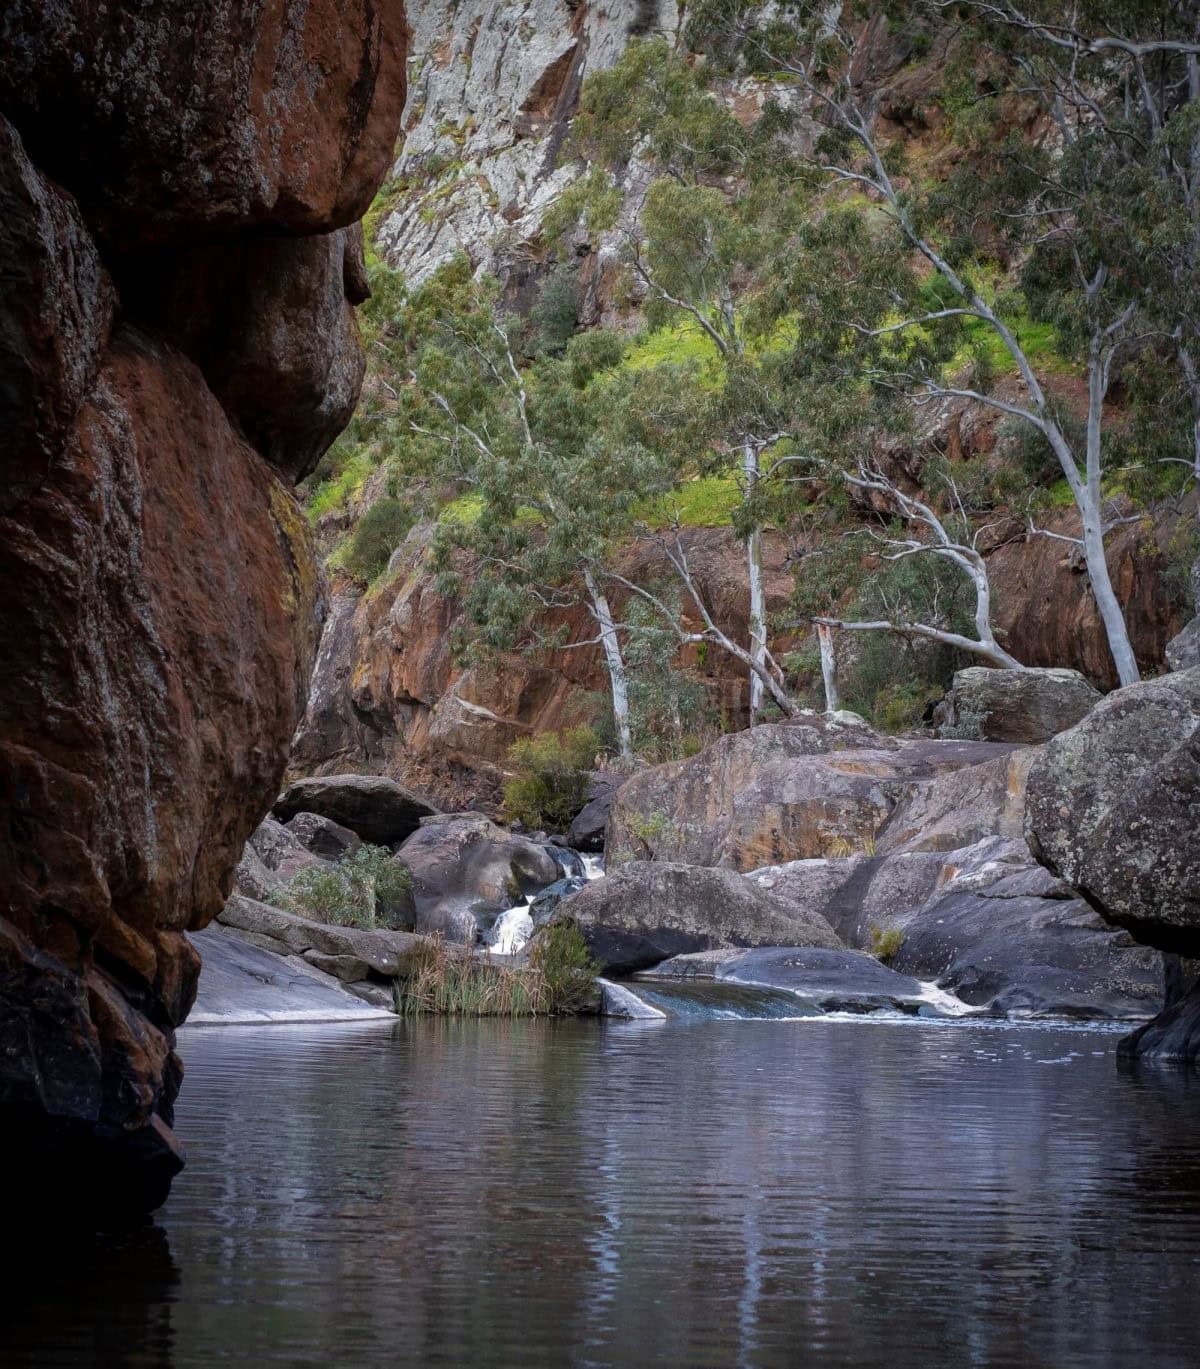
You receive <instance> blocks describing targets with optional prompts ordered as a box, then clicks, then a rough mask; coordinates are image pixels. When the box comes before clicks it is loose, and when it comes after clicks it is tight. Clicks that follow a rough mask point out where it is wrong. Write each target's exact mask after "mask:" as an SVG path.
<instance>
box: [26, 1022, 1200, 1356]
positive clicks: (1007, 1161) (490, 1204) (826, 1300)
mask: <svg viewBox="0 0 1200 1369" xmlns="http://www.w3.org/2000/svg"><path fill="white" fill-rule="evenodd" d="M1117 1039H1118V1037H1117V1035H1116V1034H1114V1033H1112V1032H1107V1031H1101V1030H1096V1029H1091V1028H1073V1029H1072V1028H1058V1029H1055V1028H1048V1027H1044V1026H1013V1025H1004V1024H980V1023H974V1022H972V1023H964V1022H957V1023H955V1022H925V1021H921V1020H910V1021H903V1022H892V1023H881V1022H879V1021H871V1020H858V1021H844V1020H829V1019H823V1020H822V1019H817V1020H806V1021H791V1022H789V1021H778V1020H773V1021H712V1020H685V1021H675V1022H666V1023H634V1024H619V1023H611V1022H610V1023H602V1022H595V1021H592V1022H578V1021H571V1022H561V1023H543V1022H529V1021H524V1022H510V1021H503V1022H496V1021H485V1022H455V1021H446V1020H433V1021H431V1020H424V1021H417V1022H413V1023H404V1022H399V1023H397V1024H395V1025H392V1024H389V1023H386V1022H385V1023H381V1024H369V1025H358V1026H351V1025H346V1026H342V1027H334V1026H327V1027H303V1028H300V1027H297V1028H273V1029H261V1028H260V1029H239V1028H218V1029H209V1030H201V1029H196V1030H193V1031H190V1032H185V1033H183V1034H182V1037H181V1045H182V1049H183V1053H184V1056H185V1058H186V1060H187V1070H188V1074H187V1080H186V1083H185V1085H184V1089H183V1093H182V1095H181V1099H180V1106H179V1111H178V1117H177V1131H178V1133H179V1134H180V1135H181V1136H182V1138H183V1139H184V1141H185V1143H186V1144H187V1146H188V1150H189V1157H190V1158H189V1164H188V1167H187V1169H185V1171H184V1172H183V1174H182V1175H181V1176H180V1177H179V1178H178V1179H177V1180H176V1184H175V1188H174V1191H173V1192H172V1195H171V1198H170V1201H169V1203H168V1204H167V1206H166V1208H165V1209H164V1210H163V1212H162V1213H161V1214H160V1215H159V1219H158V1224H157V1226H156V1227H154V1228H151V1229H150V1230H149V1231H144V1232H141V1233H135V1234H133V1235H129V1236H124V1237H109V1238H102V1239H101V1240H100V1242H99V1243H98V1244H97V1245H95V1246H94V1247H91V1248H90V1251H89V1252H85V1257H84V1258H82V1259H79V1258H74V1257H73V1256H72V1254H71V1252H70V1251H69V1250H67V1251H63V1250H61V1249H60V1250H59V1252H58V1256H57V1264H56V1265H55V1269H56V1270H57V1281H56V1280H55V1278H54V1277H42V1278H39V1277H37V1276H36V1273H35V1271H33V1270H32V1269H30V1271H28V1272H29V1274H30V1277H29V1278H28V1279H26V1280H20V1279H18V1281H17V1283H16V1284H15V1285H10V1288H12V1287H15V1288H16V1290H17V1291H18V1292H20V1293H21V1297H20V1299H19V1302H20V1306H19V1309H18V1311H17V1313H16V1314H15V1315H14V1316H13V1318H12V1319H11V1320H10V1322H9V1327H8V1344H9V1351H10V1355H9V1357H8V1358H9V1359H10V1361H11V1362H27V1363H37V1364H39V1365H57V1364H81V1363H97V1364H104V1365H112V1366H120V1365H156V1366H164V1367H165V1366H178V1367H182V1366H192V1365H212V1364H216V1363H230V1364H239V1365H240V1364H245V1365H262V1364H287V1365H308V1364H320V1365H336V1366H342V1365H345V1366H362V1365H390V1364H422V1365H470V1366H490V1365H643V1364H668V1365H686V1366H706V1365H747V1366H760V1365H761V1366H774V1365H780V1366H785V1365H789V1366H790V1365H805V1366H824V1365H837V1366H849V1367H854V1366H862V1367H863V1369H866V1367H867V1366H880V1369H884V1366H887V1369H904V1367H905V1366H940V1365H955V1366H957V1365H988V1366H1002V1365H1013V1366H1017V1365H1020V1366H1043V1365H1046V1366H1048V1365H1053V1366H1128V1365H1132V1364H1137V1365H1139V1366H1150V1367H1156V1366H1176V1365H1177V1366H1181V1367H1182V1366H1188V1369H1191V1367H1192V1366H1194V1365H1195V1364H1196V1363H1197V1358H1198V1353H1200V1352H1198V1350H1197V1322H1196V1306H1197V1303H1196V1299H1197V1296H1198V1294H1200V1083H1198V1082H1197V1081H1196V1080H1195V1079H1194V1077H1190V1076H1185V1075H1181V1074H1179V1073H1176V1072H1172V1071H1164V1070H1153V1069H1150V1070H1147V1069H1141V1070H1139V1071H1138V1072H1136V1073H1127V1072H1122V1071H1120V1070H1119V1069H1118V1067H1117V1064H1116V1061H1115V1058H1114V1051H1115V1046H1116V1041H1117ZM10 1177H11V1176H10ZM22 1348H23V1350H24V1356H25V1357H24V1359H22Z"/></svg>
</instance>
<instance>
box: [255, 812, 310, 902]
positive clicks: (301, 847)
mask: <svg viewBox="0 0 1200 1369" xmlns="http://www.w3.org/2000/svg"><path fill="white" fill-rule="evenodd" d="M251 853H252V854H253V855H254V856H257V857H258V859H259V860H260V861H261V862H262V864H263V866H264V867H265V868H266V869H267V871H268V872H269V873H270V874H271V875H273V876H274V882H275V884H276V885H277V886H280V887H281V886H283V885H284V884H287V883H288V882H289V881H290V880H292V879H293V878H294V877H295V876H296V875H298V874H299V873H300V871H301V870H307V869H310V868H312V867H314V866H317V867H319V866H320V865H321V864H322V863H323V862H322V859H321V857H320V856H318V855H316V854H315V853H314V852H313V851H311V850H309V848H308V847H307V846H306V845H305V843H304V842H303V841H301V840H300V835H299V833H297V832H293V831H292V830H291V828H290V827H285V826H284V825H283V823H281V822H278V821H276V819H275V818H264V819H263V820H262V822H261V823H259V825H258V826H257V827H256V828H255V829H254V831H253V832H252V833H251V834H250V840H249V841H248V842H247V843H246V850H245V851H244V852H243V853H242V860H241V864H240V865H239V869H240V868H241V866H243V865H246V864H247V856H248V855H249V854H251Z"/></svg>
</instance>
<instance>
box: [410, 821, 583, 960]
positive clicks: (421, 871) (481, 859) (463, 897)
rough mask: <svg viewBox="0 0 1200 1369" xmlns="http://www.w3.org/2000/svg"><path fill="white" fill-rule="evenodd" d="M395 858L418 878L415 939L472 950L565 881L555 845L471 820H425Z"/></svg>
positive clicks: (494, 825)
mask: <svg viewBox="0 0 1200 1369" xmlns="http://www.w3.org/2000/svg"><path fill="white" fill-rule="evenodd" d="M397 855H398V856H399V858H400V859H401V860H402V861H403V862H404V864H405V865H407V866H408V868H409V870H410V871H411V872H412V877H413V894H414V897H415V899H416V908H417V913H416V929H417V931H419V932H426V933H435V932H436V933H440V934H441V935H443V936H445V937H446V938H447V939H448V940H451V941H461V942H467V943H473V942H474V941H476V940H477V939H478V937H479V935H480V933H481V932H484V931H486V930H488V929H489V928H490V927H491V925H492V924H493V923H494V922H495V920H496V917H497V915H498V914H500V913H502V912H503V911H504V910H505V909H506V908H510V907H512V906H513V905H514V904H516V903H519V902H520V901H521V899H523V898H528V897H531V896H532V895H534V894H536V893H539V892H540V891H541V890H543V889H545V888H546V887H547V886H549V885H552V884H555V883H556V882H557V881H558V879H559V875H560V870H559V864H558V862H557V860H556V859H555V857H554V852H553V848H551V847H550V846H549V845H547V844H544V843H541V842H536V841H531V840H529V839H528V838H526V837H521V836H517V835H515V834H513V833H511V832H506V831H505V830H504V829H503V828H501V827H497V826H496V824H495V823H494V822H491V821H490V820H489V819H487V818H484V817H480V816H478V815H477V814H473V813H459V814H447V815H445V816H443V817H438V818H434V819H427V820H426V821H425V822H423V823H422V824H421V827H420V829H419V830H418V831H417V832H414V833H413V835H412V836H411V837H409V838H408V840H407V841H405V843H404V845H403V846H401V847H400V850H399V851H398V852H397Z"/></svg>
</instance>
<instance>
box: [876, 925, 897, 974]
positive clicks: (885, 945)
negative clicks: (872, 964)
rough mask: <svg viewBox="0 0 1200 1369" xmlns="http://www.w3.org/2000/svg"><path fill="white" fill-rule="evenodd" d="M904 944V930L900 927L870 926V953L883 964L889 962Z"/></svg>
mask: <svg viewBox="0 0 1200 1369" xmlns="http://www.w3.org/2000/svg"><path fill="white" fill-rule="evenodd" d="M903 945H904V930H903V928H901V927H872V928H871V954H872V955H873V956H875V957H876V959H878V960H879V961H881V962H882V963H883V964H884V965H887V964H890V962H891V961H893V960H894V959H895V958H896V956H897V955H899V953H900V947H901V946H903Z"/></svg>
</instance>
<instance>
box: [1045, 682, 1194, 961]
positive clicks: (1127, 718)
mask: <svg viewBox="0 0 1200 1369" xmlns="http://www.w3.org/2000/svg"><path fill="white" fill-rule="evenodd" d="M1198 829H1200V669H1193V670H1187V671H1183V672H1181V673H1178V674H1172V675H1165V676H1163V677H1162V678H1160V679H1157V680H1147V681H1143V682H1142V683H1141V684H1135V685H1130V686H1128V687H1127V688H1125V689H1120V690H1117V691H1116V692H1115V693H1112V694H1110V695H1108V697H1107V698H1106V699H1105V700H1104V701H1103V703H1101V704H1099V705H1098V706H1097V707H1096V709H1095V710H1094V711H1093V712H1092V713H1090V714H1089V715H1088V717H1087V718H1085V719H1084V721H1083V722H1081V723H1080V724H1078V726H1076V727H1074V728H1072V729H1071V731H1069V732H1065V733H1063V734H1062V736H1060V737H1057V738H1055V740H1054V741H1052V742H1050V743H1049V744H1048V745H1047V747H1046V748H1045V750H1044V752H1043V753H1042V755H1041V756H1040V757H1039V758H1038V760H1037V761H1036V762H1035V763H1034V766H1033V769H1032V771H1031V773H1030V777H1029V794H1028V809H1027V830H1028V835H1029V841H1030V845H1031V847H1032V848H1033V850H1034V852H1035V854H1036V855H1037V856H1038V857H1039V859H1041V860H1042V861H1043V862H1044V863H1045V864H1046V865H1048V866H1049V867H1050V868H1051V869H1052V870H1054V871H1055V872H1056V873H1057V874H1059V875H1060V876H1061V877H1062V878H1063V879H1065V880H1067V881H1068V882H1069V883H1070V884H1071V885H1073V886H1074V887H1075V888H1076V889H1078V890H1079V891H1080V893H1082V894H1083V896H1084V897H1085V898H1086V899H1087V900H1088V902H1089V903H1091V904H1092V905H1093V907H1095V908H1096V909H1098V910H1099V911H1100V912H1101V913H1102V914H1103V916H1104V917H1105V918H1106V919H1107V920H1108V921H1109V922H1112V923H1116V924H1117V925H1118V926H1121V927H1125V928H1127V929H1128V930H1129V931H1130V932H1132V933H1133V935H1134V936H1135V937H1136V938H1137V939H1138V940H1139V941H1143V942H1146V943H1147V944H1149V945H1151V946H1158V947H1160V948H1161V949H1163V950H1166V951H1178V952H1179V953H1181V954H1184V955H1190V956H1195V955H1200V843H1197V841H1196V832H1197V830H1198Z"/></svg>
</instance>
